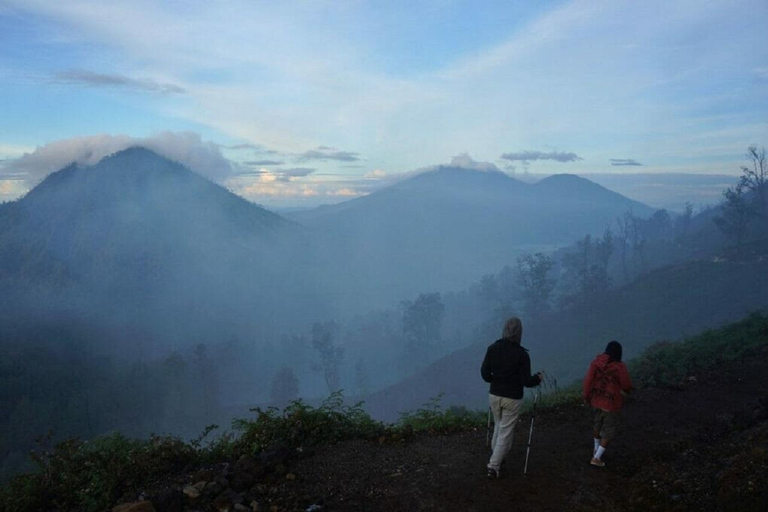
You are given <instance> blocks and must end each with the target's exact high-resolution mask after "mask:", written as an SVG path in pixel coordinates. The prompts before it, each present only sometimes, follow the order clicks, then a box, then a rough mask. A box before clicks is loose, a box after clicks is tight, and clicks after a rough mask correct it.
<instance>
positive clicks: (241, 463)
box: [234, 455, 265, 477]
mask: <svg viewBox="0 0 768 512" xmlns="http://www.w3.org/2000/svg"><path fill="white" fill-rule="evenodd" d="M234 472H235V473H248V474H251V475H254V476H256V477H259V476H261V475H263V474H264V472H265V468H264V462H263V461H262V460H261V459H256V458H253V457H248V456H246V455H243V456H242V457H240V458H239V459H238V460H237V462H236V463H235V467H234Z"/></svg>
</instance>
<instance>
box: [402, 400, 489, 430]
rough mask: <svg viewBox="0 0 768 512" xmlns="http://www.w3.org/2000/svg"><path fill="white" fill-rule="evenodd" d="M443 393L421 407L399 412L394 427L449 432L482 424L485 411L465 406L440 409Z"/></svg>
mask: <svg viewBox="0 0 768 512" xmlns="http://www.w3.org/2000/svg"><path fill="white" fill-rule="evenodd" d="M442 398H443V393H440V394H439V395H437V396H435V397H432V398H431V399H430V400H429V402H427V403H426V404H424V406H423V407H422V408H421V409H417V410H416V411H414V412H404V413H400V420H399V421H398V422H397V424H396V425H395V429H396V430H397V429H403V430H408V431H413V432H429V433H449V432H456V431H460V430H466V429H468V428H473V427H479V426H482V425H484V422H485V413H484V412H480V411H470V410H469V409H467V408H466V407H457V406H453V407H449V408H448V409H447V410H446V411H444V412H443V411H442V410H441V409H442V407H441V403H440V402H441V401H442Z"/></svg>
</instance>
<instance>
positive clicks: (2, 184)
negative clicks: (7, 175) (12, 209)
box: [0, 179, 28, 202]
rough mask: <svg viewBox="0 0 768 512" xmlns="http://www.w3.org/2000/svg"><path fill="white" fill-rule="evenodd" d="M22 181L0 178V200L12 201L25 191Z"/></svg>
mask: <svg viewBox="0 0 768 512" xmlns="http://www.w3.org/2000/svg"><path fill="white" fill-rule="evenodd" d="M27 190H28V189H27V187H25V186H24V182H23V181H21V180H17V179H7V180H3V179H0V202H2V201H12V200H14V199H17V198H18V197H19V196H21V195H22V194H24V193H25V192H26V191H27Z"/></svg>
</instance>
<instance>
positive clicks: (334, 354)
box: [312, 321, 344, 393]
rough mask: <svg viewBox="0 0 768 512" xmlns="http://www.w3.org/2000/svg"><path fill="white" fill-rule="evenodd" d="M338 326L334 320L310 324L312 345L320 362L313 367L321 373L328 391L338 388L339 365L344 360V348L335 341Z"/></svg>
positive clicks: (334, 390) (332, 391)
mask: <svg viewBox="0 0 768 512" xmlns="http://www.w3.org/2000/svg"><path fill="white" fill-rule="evenodd" d="M337 330H338V327H337V325H336V323H335V322H333V321H331V322H322V323H321V322H316V323H315V324H314V325H313V326H312V347H313V348H314V349H315V350H316V351H317V353H318V355H319V356H320V364H318V365H315V366H314V369H315V370H318V371H321V372H322V373H323V379H325V385H326V386H328V392H329V393H335V392H336V391H338V390H339V389H340V388H339V367H340V366H341V362H342V361H343V360H344V348H343V347H341V346H339V345H338V344H337V343H336V339H335V338H336V332H337Z"/></svg>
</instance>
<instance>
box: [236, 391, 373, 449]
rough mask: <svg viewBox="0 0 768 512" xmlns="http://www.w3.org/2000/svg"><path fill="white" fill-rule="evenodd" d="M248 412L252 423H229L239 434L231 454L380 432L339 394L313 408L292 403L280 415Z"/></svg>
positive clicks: (359, 408)
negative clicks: (251, 415)
mask: <svg viewBox="0 0 768 512" xmlns="http://www.w3.org/2000/svg"><path fill="white" fill-rule="evenodd" d="M251 410H252V411H254V412H255V413H256V419H255V420H243V419H240V420H235V421H234V422H233V427H234V428H235V430H237V431H240V432H241V435H240V437H239V438H238V439H237V440H236V441H235V442H234V453H235V454H244V453H256V452H260V451H262V450H265V449H267V448H270V447H272V446H277V445H285V446H288V447H292V448H299V447H303V446H316V445H319V444H323V443H329V442H338V441H342V440H345V439H352V438H368V437H374V436H376V435H378V434H379V433H380V432H382V431H383V430H384V426H383V424H382V423H380V422H378V421H375V420H374V419H373V418H371V417H370V416H369V415H368V414H367V413H366V412H365V411H364V410H363V408H362V402H358V403H356V404H354V405H352V406H348V405H344V399H343V397H342V394H341V392H340V391H337V392H335V393H333V394H331V396H329V397H328V398H327V399H326V400H325V401H323V403H322V404H321V405H320V407H317V408H315V407H312V406H311V405H308V404H305V403H304V402H303V401H301V400H296V401H294V402H292V403H291V404H290V405H288V406H287V407H286V408H285V409H284V410H283V412H282V413H281V412H280V410H279V409H278V408H276V407H268V408H266V409H261V408H256V409H251Z"/></svg>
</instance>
